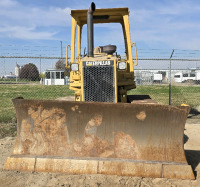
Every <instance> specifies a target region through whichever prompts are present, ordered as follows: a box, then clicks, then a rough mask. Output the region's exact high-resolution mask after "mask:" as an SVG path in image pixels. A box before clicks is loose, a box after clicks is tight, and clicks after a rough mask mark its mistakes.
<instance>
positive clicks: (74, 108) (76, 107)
mask: <svg viewBox="0 0 200 187" xmlns="http://www.w3.org/2000/svg"><path fill="white" fill-rule="evenodd" d="M78 108H79V106H78V105H75V106H73V107H72V108H71V109H72V111H73V112H75V111H76V110H78Z"/></svg>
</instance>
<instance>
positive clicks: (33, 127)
mask: <svg viewBox="0 0 200 187" xmlns="http://www.w3.org/2000/svg"><path fill="white" fill-rule="evenodd" d="M28 114H29V116H30V118H31V120H29V119H23V120H22V124H21V132H20V146H19V149H18V150H16V151H15V152H14V154H19V153H21V154H43V155H47V154H51V155H55V154H61V153H63V150H66V146H67V141H66V140H67V138H68V131H67V126H66V115H65V112H64V110H62V109H58V108H53V109H51V110H46V109H43V108H42V107H38V108H37V109H34V108H29V110H28ZM57 145H59V146H57Z"/></svg>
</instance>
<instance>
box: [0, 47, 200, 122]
mask: <svg viewBox="0 0 200 187" xmlns="http://www.w3.org/2000/svg"><path fill="white" fill-rule="evenodd" d="M47 51H48V50H47ZM57 51H58V52H57V56H56V54H54V55H50V54H48V55H47V54H46V52H45V51H44V52H43V53H40V55H39V54H38V53H35V54H36V55H35V56H33V54H34V51H32V53H31V54H27V56H23V55H22V54H23V53H20V54H14V53H12V54H13V55H12V56H11V55H10V52H9V53H8V54H7V53H6V52H5V51H3V52H2V53H1V54H0V67H1V68H0V122H9V121H12V120H13V119H14V118H15V111H14V108H13V105H12V99H13V98H16V97H23V98H25V99H57V98H60V97H66V96H73V94H74V93H73V91H71V90H69V85H68V84H69V74H67V73H66V71H65V70H64V66H63V64H64V63H65V58H64V57H62V56H64V55H65V52H63V51H64V49H63V51H62V52H61V56H60V57H59V55H58V53H59V50H57ZM48 52H49V51H48ZM170 54H171V50H169V51H167V50H166V51H164V52H163V51H162V50H142V49H141V50H138V55H139V64H138V66H136V67H135V71H134V72H135V81H136V84H137V88H136V89H134V90H131V91H129V92H128V94H130V95H131V94H135V95H150V97H151V98H152V99H154V100H156V101H158V102H159V103H161V104H169V94H170V92H169V86H170V85H169V83H171V104H172V105H181V104H183V103H184V104H188V105H190V106H191V107H193V108H195V109H197V110H199V109H200V51H185V50H182V51H180V50H175V53H174V56H173V57H172V58H171V61H170ZM167 57H168V58H167ZM170 62H171V65H170ZM170 67H171V69H170ZM170 75H171V76H170Z"/></svg>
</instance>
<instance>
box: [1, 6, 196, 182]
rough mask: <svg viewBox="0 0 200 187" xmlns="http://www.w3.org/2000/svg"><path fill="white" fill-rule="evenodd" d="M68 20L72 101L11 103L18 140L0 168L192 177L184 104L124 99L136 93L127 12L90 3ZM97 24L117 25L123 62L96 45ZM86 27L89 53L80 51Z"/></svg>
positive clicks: (110, 50) (108, 47) (145, 97)
mask: <svg viewBox="0 0 200 187" xmlns="http://www.w3.org/2000/svg"><path fill="white" fill-rule="evenodd" d="M71 16H72V27H71V29H72V30H71V45H70V46H67V51H66V54H67V55H66V66H67V67H70V69H71V71H70V89H72V90H74V91H75V95H74V100H73V101H70V100H66V101H63V100H28V99H23V98H22V97H19V98H15V99H13V104H14V107H15V110H16V116H17V137H16V143H15V146H14V150H13V153H12V155H11V156H9V157H8V158H7V160H6V163H5V165H4V170H17V171H31V172H57V173H66V174H106V175H122V176H139V177H156V178H176V179H194V178H195V177H194V173H193V170H192V167H191V166H190V165H188V163H187V160H186V156H185V152H184V141H183V138H184V127H185V123H186V119H187V116H188V113H189V110H190V108H189V106H172V105H162V104H159V103H157V102H156V101H153V100H151V98H150V97H149V96H148V95H141V96H140V95H128V94H127V92H128V90H130V89H135V88H136V83H135V81H134V66H136V65H137V50H136V44H135V43H131V37H130V28H129V10H128V8H109V9H96V7H95V4H94V3H92V4H91V6H90V7H89V9H88V10H72V11H71ZM99 23H119V24H121V26H122V32H123V36H124V44H125V50H126V51H125V52H126V56H125V57H122V56H120V55H118V54H117V52H116V48H117V47H116V46H115V45H105V46H98V47H95V48H94V24H99ZM84 25H87V39H88V40H87V45H88V48H87V54H86V53H84V54H81V39H82V28H83V26H84ZM77 28H78V31H76V29H77ZM76 33H77V40H78V41H77V42H78V44H77V50H76V49H75V42H76ZM133 45H134V46H135V55H136V62H134V61H133V54H132V47H133ZM68 49H70V51H71V58H70V62H68ZM75 51H76V52H77V57H76V58H75Z"/></svg>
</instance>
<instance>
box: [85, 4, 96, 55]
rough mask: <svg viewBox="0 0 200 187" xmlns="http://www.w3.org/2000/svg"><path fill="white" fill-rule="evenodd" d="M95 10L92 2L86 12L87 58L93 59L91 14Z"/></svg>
mask: <svg viewBox="0 0 200 187" xmlns="http://www.w3.org/2000/svg"><path fill="white" fill-rule="evenodd" d="M95 9H96V6H95V4H94V2H92V3H91V5H90V7H89V9H88V12H87V38H88V57H93V56H94V54H93V50H94V25H93V13H94V11H95Z"/></svg>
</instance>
